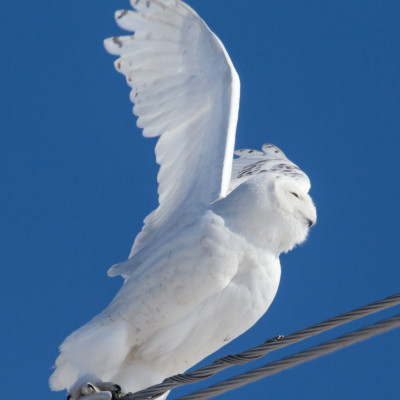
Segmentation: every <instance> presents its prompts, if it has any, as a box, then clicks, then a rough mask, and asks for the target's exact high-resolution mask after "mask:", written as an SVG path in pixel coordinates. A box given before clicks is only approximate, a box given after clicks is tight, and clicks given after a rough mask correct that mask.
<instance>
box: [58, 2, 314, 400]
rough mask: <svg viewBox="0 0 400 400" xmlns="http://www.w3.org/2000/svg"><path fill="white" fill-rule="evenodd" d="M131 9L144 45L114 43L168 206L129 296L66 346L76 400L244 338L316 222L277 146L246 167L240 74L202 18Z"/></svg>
mask: <svg viewBox="0 0 400 400" xmlns="http://www.w3.org/2000/svg"><path fill="white" fill-rule="evenodd" d="M131 4H132V6H133V8H134V9H135V10H136V11H126V10H125V11H118V12H117V13H116V21H117V23H118V25H119V26H120V27H122V28H124V29H127V30H129V31H131V32H135V33H134V35H132V36H120V37H114V38H111V39H107V40H106V41H105V47H106V49H107V50H108V51H109V52H110V53H112V54H115V55H118V56H120V58H119V59H117V60H116V62H115V66H116V68H117V70H118V71H119V72H121V73H123V74H124V75H125V77H126V79H127V83H128V85H129V86H130V87H131V88H132V90H131V96H130V97H131V100H132V101H133V102H134V103H135V106H134V113H135V114H136V115H137V116H138V117H139V118H138V122H137V123H138V126H139V127H141V128H143V134H144V136H146V137H154V136H159V139H158V142H157V145H156V159H157V162H158V163H159V164H160V171H159V174H158V183H159V188H158V194H159V207H158V208H157V209H156V210H155V211H153V212H152V213H151V214H150V215H149V216H147V217H146V219H145V221H144V227H143V229H142V232H140V233H139V234H138V235H137V237H136V239H135V242H134V245H133V248H132V251H131V254H130V256H129V258H128V260H126V261H124V262H122V263H120V264H116V265H114V266H113V267H112V268H111V269H110V271H109V275H110V276H116V275H122V276H123V277H124V278H125V282H124V285H123V286H122V288H121V289H120V291H119V292H118V294H117V295H116V296H115V298H114V299H113V300H112V302H111V303H110V305H109V306H108V307H107V308H106V309H105V310H104V311H103V312H102V313H100V314H99V315H97V316H96V317H94V318H93V319H92V320H91V321H89V322H88V323H87V324H86V325H84V326H83V327H81V328H79V329H78V330H76V331H75V332H73V333H72V334H71V335H70V336H68V337H67V339H66V340H65V341H64V343H63V344H62V345H61V346H60V355H59V357H58V358H57V360H56V369H55V371H54V373H53V375H52V376H51V378H50V386H51V388H52V389H53V390H62V389H67V390H69V392H70V396H71V398H72V399H78V398H79V397H81V396H85V395H87V396H88V397H87V398H88V399H89V398H90V396H93V393H95V392H99V393H97V395H100V394H101V393H103V394H104V396H105V397H104V399H108V398H111V394H110V390H111V389H110V386H107V385H106V384H103V383H102V382H106V381H112V382H114V383H116V384H118V385H120V386H121V387H122V390H123V391H124V392H135V391H137V390H140V389H144V388H145V387H147V386H150V385H152V384H156V383H159V382H161V381H162V380H163V379H165V378H166V377H168V376H170V375H173V374H176V373H182V372H184V371H185V370H187V369H188V368H190V367H191V366H193V365H194V364H196V363H197V362H199V361H200V360H201V359H203V358H204V357H206V356H207V355H209V354H211V353H212V352H214V351H216V350H217V349H218V348H220V347H221V346H223V345H224V344H226V343H227V342H228V341H230V340H232V339H234V338H235V337H237V336H239V335H240V334H242V333H243V332H245V331H246V330H247V329H249V328H250V327H251V326H252V325H253V324H254V323H255V322H256V321H257V320H258V319H259V318H260V317H261V316H262V315H263V314H264V313H265V311H266V310H267V309H268V307H269V306H270V304H271V302H272V300H273V298H274V296H275V294H276V291H277V289H278V285H279V279H280V263H279V255H280V253H282V252H286V251H289V250H291V249H292V248H293V247H294V246H295V245H296V244H298V243H301V242H303V241H304V240H305V238H306V236H307V233H308V230H309V227H310V226H311V225H312V224H313V223H315V221H316V210H315V207H314V204H313V202H312V200H311V198H310V196H309V195H308V191H309V189H310V181H309V179H308V177H307V175H306V174H305V173H304V172H302V171H301V170H300V169H299V168H298V167H297V166H296V165H295V164H293V163H292V162H291V161H289V160H288V159H287V158H286V156H285V155H284V154H283V153H282V152H281V151H280V150H279V149H278V148H276V147H275V146H273V145H269V144H268V145H264V146H263V149H262V150H263V151H256V150H238V151H236V155H237V156H238V157H237V158H234V142H235V131H236V123H237V117H238V108H239V91H240V89H239V87H240V85H239V78H238V75H237V73H236V71H235V69H234V67H233V65H232V62H231V61H230V58H229V56H228V54H227V52H226V50H225V48H224V47H223V45H222V43H221V42H220V40H219V39H218V38H217V37H216V36H215V35H214V34H213V33H212V32H211V31H210V29H209V28H208V27H207V25H206V24H205V23H204V22H203V20H202V19H201V18H200V17H199V16H198V15H197V14H196V13H195V12H194V11H193V10H192V9H191V8H190V7H189V6H187V5H186V4H185V3H183V2H182V1H179V0H131ZM89 380H90V382H91V383H92V384H91V385H90V386H87V384H86V383H87V382H88V381H89ZM99 398H100V397H99Z"/></svg>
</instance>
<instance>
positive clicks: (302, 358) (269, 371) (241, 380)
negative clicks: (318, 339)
mask: <svg viewBox="0 0 400 400" xmlns="http://www.w3.org/2000/svg"><path fill="white" fill-rule="evenodd" d="M399 326H400V314H397V315H396V316H394V317H392V318H387V319H384V320H382V321H379V322H377V323H375V324H372V325H368V326H366V327H364V328H361V329H359V330H357V331H354V332H351V333H348V334H345V335H342V336H339V337H338V338H336V339H333V340H329V341H327V342H324V343H322V344H320V345H318V346H315V347H311V348H309V349H306V350H303V351H301V352H299V353H296V354H293V355H291V356H288V357H285V358H282V359H281V360H278V361H274V362H271V363H269V364H266V365H264V366H262V367H260V368H256V369H253V370H251V371H249V372H246V373H244V374H241V375H237V376H235V377H233V378H230V379H228V380H226V381H223V382H220V383H217V384H215V385H212V386H209V387H208V388H205V389H202V390H199V391H197V392H194V393H191V394H189V395H186V396H183V397H179V398H177V399H176V400H200V399H208V398H210V397H214V396H217V395H219V394H222V393H225V392H228V391H230V390H232V389H236V388H238V387H240V386H243V385H246V384H248V383H250V382H254V381H256V380H259V379H261V378H264V377H266V376H270V375H273V374H276V373H277V372H280V371H283V370H285V369H289V368H292V367H294V366H296V365H299V364H302V363H305V362H307V361H310V360H313V359H315V358H317V357H320V356H322V355H325V354H329V353H332V352H333V351H335V350H338V349H342V348H344V347H347V346H350V345H352V344H354V343H357V342H360V341H362V340H365V339H368V338H370V337H372V336H375V335H378V334H380V333H383V332H386V331H388V330H390V329H393V328H397V327H399Z"/></svg>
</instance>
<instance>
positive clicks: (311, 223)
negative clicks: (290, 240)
mask: <svg viewBox="0 0 400 400" xmlns="http://www.w3.org/2000/svg"><path fill="white" fill-rule="evenodd" d="M307 224H308V227H309V228H311V227H312V226H313V225H314V224H315V221H312V220H311V219H308V218H307Z"/></svg>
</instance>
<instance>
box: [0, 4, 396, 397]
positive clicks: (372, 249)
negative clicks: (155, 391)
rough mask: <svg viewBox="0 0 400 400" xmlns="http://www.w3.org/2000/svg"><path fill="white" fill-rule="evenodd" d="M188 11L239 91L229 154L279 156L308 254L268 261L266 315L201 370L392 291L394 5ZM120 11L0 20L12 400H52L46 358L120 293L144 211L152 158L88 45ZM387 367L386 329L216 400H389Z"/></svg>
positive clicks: (91, 7)
mask: <svg viewBox="0 0 400 400" xmlns="http://www.w3.org/2000/svg"><path fill="white" fill-rule="evenodd" d="M190 5H191V6H192V7H193V8H195V9H196V10H197V11H198V12H199V14H200V15H201V16H202V17H203V18H204V19H205V20H206V21H207V23H208V24H209V26H210V27H211V28H212V29H213V30H214V32H215V33H216V34H217V35H218V36H219V37H220V38H221V40H222V41H223V42H224V44H225V45H226V48H227V50H228V52H229V54H230V55H231V58H232V60H233V62H234V64H235V66H236V68H237V70H238V72H239V75H240V78H241V82H242V98H241V109H240V117H239V125H238V134H237V147H239V148H240V147H253V148H259V147H260V146H261V145H262V144H263V143H265V142H271V143H274V144H276V145H278V146H279V147H281V148H282V149H283V150H284V151H285V153H286V154H287V155H288V156H289V157H290V158H291V159H292V160H293V161H294V162H296V163H297V164H299V165H300V166H301V168H302V169H303V170H305V171H306V172H307V173H308V175H309V176H310V178H311V181H312V190H311V194H312V196H313V198H314V200H315V202H316V204H317V208H318V213H319V220H318V224H317V225H316V226H315V228H313V229H312V232H311V235H310V238H309V240H308V242H307V243H306V244H305V245H303V246H301V247H300V248H297V249H296V250H295V251H293V252H291V253H290V254H288V255H284V256H282V257H281V262H282V266H283V271H282V281H281V286H280V289H279V291H278V295H277V297H276V299H275V301H274V303H273V305H272V306H271V308H270V310H269V311H268V313H267V314H266V316H265V317H264V318H263V319H262V320H261V321H259V323H258V324H257V325H256V326H255V327H254V329H252V330H250V331H249V332H247V333H246V334H245V335H243V337H241V338H240V339H238V340H237V341H235V342H234V343H231V344H230V345H229V346H227V347H225V348H224V349H222V350H221V351H220V352H218V354H217V355H218V356H222V355H224V354H227V353H233V352H237V351H239V350H243V349H245V348H247V347H250V346H253V345H256V344H259V343H261V342H262V341H264V340H265V339H267V338H269V337H272V336H275V335H277V334H287V333H290V332H292V331H295V330H297V329H301V328H304V327H306V326H308V325H310V324H312V323H315V322H318V321H320V320H323V319H325V318H327V317H331V316H334V315H336V314H338V313H340V312H343V311H347V310H350V309H352V308H354V307H356V306H360V305H363V304H366V303H368V302H371V301H374V300H377V299H379V298H382V297H386V296H389V295H391V294H394V293H396V292H398V291H400V266H399V261H398V258H399V257H398V254H399V226H400V218H399V211H398V210H399V207H398V203H399V199H400V184H399V180H400V174H399V165H400V161H399V145H400V138H399V132H400V109H399V106H400V104H399V103H400V78H399V74H400V72H399V71H400V24H399V15H400V3H399V2H398V1H394V0H385V1H378V0H375V1H371V0H364V1H348V0H335V1H330V0H327V1H320V0H318V1H316V0H313V1H302V0H298V1H269V0H254V1H251V2H243V1H241V2H239V1H233V0H191V1H190ZM126 7H128V1H126V0H124V1H122V0H121V1H82V0H79V1H78V0H69V1H43V0H37V1H27V0H21V1H15V2H12V1H9V2H4V3H3V4H2V6H1V13H0V33H1V42H2V56H1V58H0V71H1V75H0V92H1V97H0V103H1V106H0V114H1V116H0V130H1V135H0V141H1V143H0V152H1V154H0V164H1V165H0V174H1V192H0V210H1V223H0V243H1V263H2V271H1V292H0V293H1V294H0V296H1V299H0V300H1V301H0V309H1V318H2V329H1V333H0V335H1V341H0V343H1V349H0V354H1V363H0V369H1V371H0V376H1V381H2V382H3V392H4V391H5V392H7V393H8V394H15V395H16V396H17V397H19V398H22V397H23V394H24V395H27V396H28V397H29V398H40V399H41V400H44V399H54V400H57V399H63V398H64V394H62V393H51V392H50V391H49V389H48V386H47V379H48V376H49V375H50V372H51V371H50V368H51V366H52V364H53V362H54V359H55V357H56V355H57V346H58V345H59V344H60V343H61V342H62V340H63V339H64V338H65V336H66V335H67V334H69V333H70V332H71V331H72V330H74V329H76V328H78V327H79V326H80V325H81V324H83V323H84V322H86V321H87V320H88V319H89V318H91V317H92V316H93V315H94V314H96V313H97V312H99V311H100V310H101V309H102V308H103V307H104V306H105V305H106V304H107V303H108V302H109V301H110V300H111V298H112V297H113V295H114V294H115V293H116V291H117V290H118V288H119V286H120V285H121V280H120V279H119V278H114V279H109V278H108V277H107V276H106V271H107V269H108V267H109V266H110V265H112V264H114V263H116V262H119V261H121V260H124V259H125V258H126V257H127V255H128V253H129V249H130V246H131V244H132V241H133V239H134V237H135V235H136V234H137V233H138V232H139V230H140V229H141V222H142V220H143V218H144V217H145V215H147V214H148V213H149V212H150V211H151V210H152V209H153V208H154V207H155V206H156V204H157V198H156V173H157V167H156V164H155V161H154V155H153V148H154V143H155V142H154V141H151V140H145V139H143V138H142V137H141V135H140V132H139V131H138V130H137V129H136V127H135V118H134V117H133V115H132V114H131V104H130V102H129V100H128V92H129V90H128V88H127V87H126V85H125V82H124V79H123V78H122V76H120V75H119V74H117V73H116V72H115V71H114V68H113V58H112V57H111V56H110V55H108V54H106V52H105V51H104V49H103V45H102V40H103V38H105V37H107V36H113V35H115V34H118V33H120V31H119V30H118V28H117V27H116V25H115V23H114V20H113V14H114V11H115V10H116V9H120V8H126ZM394 312H395V311H394V310H391V311H389V312H385V313H384V315H382V317H383V316H389V315H393V314H394ZM377 319H378V317H370V318H368V319H366V320H364V321H363V323H371V322H373V321H375V320H377ZM359 326H361V325H360V323H353V324H352V325H351V326H349V327H347V328H342V329H337V330H335V331H334V332H331V333H329V334H325V335H323V336H322V337H318V338H315V339H313V340H310V341H308V342H307V343H303V344H299V345H297V346H293V347H291V348H288V349H285V350H283V351H280V352H277V353H276V354H272V355H270V356H269V357H267V358H266V359H264V360H262V361H261V362H258V363H255V364H254V365H253V366H258V365H262V364H264V363H266V362H267V361H270V360H273V359H278V358H280V357H282V356H284V355H286V354H288V353H289V352H294V351H298V350H300V349H303V348H305V347H308V346H310V345H313V344H317V343H319V342H321V341H323V340H326V339H328V338H332V337H334V336H335V335H338V334H339V333H343V332H347V331H348V330H350V329H355V328H357V327H359ZM399 354H400V331H399V330H397V331H392V332H390V333H387V334H384V335H382V336H380V337H377V338H374V339H372V340H369V341H367V342H364V343H362V344H358V345H355V346H353V347H352V348H349V349H345V350H342V351H340V352H337V353H335V354H333V355H330V356H326V357H324V358H320V359H318V360H317V361H313V362H311V363H308V364H305V365H302V366H300V367H297V368H294V369H292V370H290V371H286V372H283V373H280V374H278V375H276V376H273V377H270V378H268V379H264V380H262V381H259V382H258V383H256V384H252V385H249V386H247V387H245V388H242V389H240V390H237V391H235V392H231V393H229V394H227V395H225V396H220V397H219V398H221V399H226V400H227V399H232V400H236V399H250V398H252V399H253V398H254V399H284V400H286V399H307V400H309V399H325V400H328V399H332V400H333V399H335V400H336V399H342V400H346V399H352V400H354V399H363V400H369V399H378V398H379V399H397V398H398V394H399V380H400V367H399ZM213 358H214V357H213ZM244 369H246V368H239V369H236V370H235V371H234V372H231V373H228V374H222V375H221V377H220V379H221V378H223V377H226V376H229V375H231V374H237V373H239V372H241V371H243V370H244ZM194 388H195V387H190V388H186V389H185V390H181V391H177V392H176V394H178V393H184V392H188V391H192V390H194ZM176 394H175V396H176ZM24 397H26V396H24ZM172 398H174V396H172Z"/></svg>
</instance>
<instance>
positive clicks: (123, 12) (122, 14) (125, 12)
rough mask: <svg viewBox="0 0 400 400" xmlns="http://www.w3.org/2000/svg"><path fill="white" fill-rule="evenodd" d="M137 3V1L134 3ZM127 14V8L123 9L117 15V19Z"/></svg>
mask: <svg viewBox="0 0 400 400" xmlns="http://www.w3.org/2000/svg"><path fill="white" fill-rule="evenodd" d="M135 4H137V2H136V3H135ZM126 14H128V10H123V11H121V13H120V14H119V15H117V19H121V18H122V17H125V15H126Z"/></svg>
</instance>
